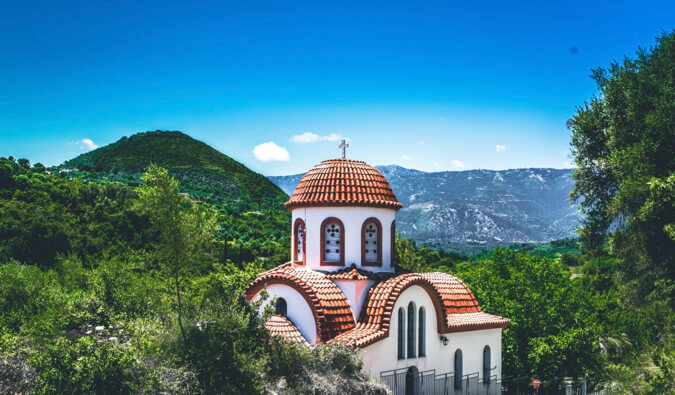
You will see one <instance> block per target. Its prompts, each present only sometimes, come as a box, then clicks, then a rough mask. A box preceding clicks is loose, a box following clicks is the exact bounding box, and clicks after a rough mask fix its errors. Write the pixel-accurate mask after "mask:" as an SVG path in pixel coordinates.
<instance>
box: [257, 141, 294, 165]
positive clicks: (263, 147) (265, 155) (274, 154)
mask: <svg viewBox="0 0 675 395" xmlns="http://www.w3.org/2000/svg"><path fill="white" fill-rule="evenodd" d="M253 155H255V157H256V159H258V160H259V161H261V162H288V160H289V159H291V156H290V155H288V151H286V148H284V147H279V146H278V145H276V144H275V143H274V142H273V141H269V142H267V143H262V144H259V145H256V146H255V148H253Z"/></svg>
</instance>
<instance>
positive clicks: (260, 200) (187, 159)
mask: <svg viewBox="0 0 675 395" xmlns="http://www.w3.org/2000/svg"><path fill="white" fill-rule="evenodd" d="M150 163H154V164H156V165H158V166H161V167H164V168H166V169H168V170H169V174H170V175H171V176H172V177H175V178H176V179H177V180H178V181H179V182H180V185H181V192H184V193H187V194H188V195H189V197H190V198H191V199H193V200H197V201H205V202H207V203H210V204H212V205H213V206H214V207H215V208H216V209H218V211H219V212H220V213H221V214H222V217H221V224H222V226H221V230H220V232H219V236H220V237H221V238H222V239H224V240H226V241H229V242H230V244H225V245H224V248H225V252H224V253H225V254H226V255H228V257H229V258H231V259H233V260H235V261H243V260H252V259H253V258H254V257H256V256H271V255H274V254H276V252H277V251H278V252H279V253H281V251H283V253H284V254H287V250H288V248H287V246H288V244H289V242H290V241H289V235H288V232H287V228H288V224H289V223H290V214H289V213H288V211H287V210H286V209H285V208H284V207H283V202H285V201H286V199H288V196H286V194H285V193H284V192H283V191H282V190H281V189H279V188H278V187H277V186H276V185H274V184H273V183H272V182H270V181H269V180H268V179H267V178H266V177H264V176H262V175H260V174H258V173H255V172H253V171H252V170H250V169H248V168H247V167H246V166H244V165H243V164H241V163H239V162H237V161H235V160H234V159H232V158H230V157H229V156H227V155H225V154H223V153H221V152H219V151H217V150H216V149H214V148H212V147H210V146H209V145H207V144H205V143H203V142H201V141H198V140H195V139H193V138H192V137H190V136H188V135H187V134H185V133H182V132H177V131H154V132H144V133H138V134H135V135H132V136H130V137H122V138H121V139H120V140H118V141H117V142H115V143H112V144H109V145H106V146H104V147H100V148H98V149H96V150H93V151H91V152H88V153H85V154H82V155H80V156H78V157H76V158H74V159H71V160H69V161H66V162H65V163H63V164H62V165H59V166H56V167H55V168H53V169H50V171H51V172H52V173H59V174H61V175H65V176H67V177H68V178H80V179H82V180H83V181H85V182H87V181H94V182H109V181H119V182H123V183H125V184H128V185H131V186H137V185H139V184H140V183H141V176H142V174H143V172H144V171H145V169H146V168H147V166H148V165H149V164H150ZM232 254H234V255H232Z"/></svg>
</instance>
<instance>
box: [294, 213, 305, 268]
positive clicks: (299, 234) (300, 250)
mask: <svg viewBox="0 0 675 395" xmlns="http://www.w3.org/2000/svg"><path fill="white" fill-rule="evenodd" d="M293 237H294V245H293V261H294V262H298V263H300V264H303V265H304V264H305V221H303V220H302V219H300V218H298V219H296V220H295V225H294V227H293Z"/></svg>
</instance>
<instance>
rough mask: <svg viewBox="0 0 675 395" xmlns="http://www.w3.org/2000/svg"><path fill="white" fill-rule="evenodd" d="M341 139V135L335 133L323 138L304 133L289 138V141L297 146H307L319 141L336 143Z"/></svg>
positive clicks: (314, 134)
mask: <svg viewBox="0 0 675 395" xmlns="http://www.w3.org/2000/svg"><path fill="white" fill-rule="evenodd" d="M341 138H342V136H341V135H339V134H337V133H331V134H327V135H325V136H319V135H318V134H316V133H312V132H305V133H303V134H296V135H295V136H293V137H291V141H293V142H294V143H297V144H307V143H315V142H317V141H319V140H323V141H338V140H340V139H341Z"/></svg>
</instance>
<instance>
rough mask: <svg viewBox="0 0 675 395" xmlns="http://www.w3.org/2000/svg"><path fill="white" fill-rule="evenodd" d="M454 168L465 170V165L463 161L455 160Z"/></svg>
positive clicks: (453, 162)
mask: <svg viewBox="0 0 675 395" xmlns="http://www.w3.org/2000/svg"><path fill="white" fill-rule="evenodd" d="M450 163H451V164H452V167H454V168H455V169H463V168H464V163H463V162H462V161H461V160H457V159H453V160H452V162H450Z"/></svg>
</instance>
